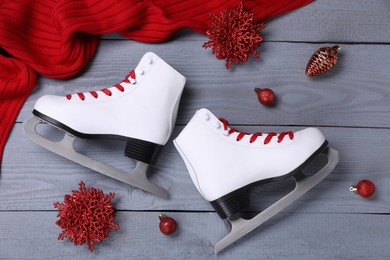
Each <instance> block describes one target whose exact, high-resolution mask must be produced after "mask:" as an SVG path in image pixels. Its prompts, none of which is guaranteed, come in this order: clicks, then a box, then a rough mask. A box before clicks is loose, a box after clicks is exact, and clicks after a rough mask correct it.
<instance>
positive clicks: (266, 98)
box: [255, 88, 276, 106]
mask: <svg viewBox="0 0 390 260" xmlns="http://www.w3.org/2000/svg"><path fill="white" fill-rule="evenodd" d="M255 93H256V94H257V98H258V99H259V102H260V103H261V104H263V105H264V106H273V105H274V104H275V99H276V96H275V93H274V92H273V91H272V90H271V89H269V88H263V89H260V88H255Z"/></svg>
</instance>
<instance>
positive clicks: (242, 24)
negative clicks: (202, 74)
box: [203, 2, 265, 69]
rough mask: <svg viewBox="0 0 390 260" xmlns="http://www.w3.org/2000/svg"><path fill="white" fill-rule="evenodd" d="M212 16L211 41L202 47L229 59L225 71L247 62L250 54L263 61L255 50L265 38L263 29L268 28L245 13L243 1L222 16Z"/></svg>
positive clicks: (209, 34) (209, 35)
mask: <svg viewBox="0 0 390 260" xmlns="http://www.w3.org/2000/svg"><path fill="white" fill-rule="evenodd" d="M210 15H211V20H212V22H211V24H210V26H209V30H208V31H207V32H206V35H207V37H208V38H209V41H208V42H206V43H204V44H203V47H204V48H206V49H207V48H212V49H211V51H212V53H213V54H215V56H216V57H217V59H220V60H226V69H229V68H230V67H231V65H232V63H233V62H234V63H240V62H245V61H247V60H248V59H249V57H250V55H252V56H253V57H254V58H257V59H258V58H260V55H259V53H257V52H256V49H257V48H258V47H259V44H260V42H261V41H262V40H263V38H262V37H261V35H260V32H259V31H260V30H261V29H263V28H264V27H265V24H264V23H261V22H260V21H258V20H257V19H256V18H255V16H254V14H253V13H249V12H246V11H244V10H243V4H242V2H241V3H239V4H238V5H237V6H236V7H235V8H233V9H227V10H223V11H222V12H221V13H220V14H219V15H215V14H210Z"/></svg>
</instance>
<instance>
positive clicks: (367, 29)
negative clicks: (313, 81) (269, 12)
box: [103, 0, 390, 43]
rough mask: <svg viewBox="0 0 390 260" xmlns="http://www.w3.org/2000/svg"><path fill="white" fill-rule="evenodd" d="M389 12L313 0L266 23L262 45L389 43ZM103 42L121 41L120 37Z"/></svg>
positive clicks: (374, 5)
mask: <svg viewBox="0 0 390 260" xmlns="http://www.w3.org/2000/svg"><path fill="white" fill-rule="evenodd" d="M389 12H390V2H389V1H387V0H377V1H371V0H347V1H339V0H316V1H313V3H311V4H309V5H307V6H305V7H303V8H300V9H297V10H294V11H292V12H289V13H286V14H283V15H280V16H278V17H275V18H272V19H270V20H267V21H265V23H266V24H267V27H266V28H265V29H264V30H262V31H261V33H262V35H263V38H264V41H285V42H286V41H295V42H353V43H365V42H367V43H389V42H390V28H389V24H390V16H389ZM196 35H197V33H195V32H192V31H189V30H183V31H180V32H178V33H177V36H176V37H175V38H174V39H175V40H186V41H192V40H193V39H194V38H196ZM103 38H104V39H124V38H123V37H122V36H120V35H119V34H110V35H104V36H103ZM204 38H205V39H206V37H205V36H204Z"/></svg>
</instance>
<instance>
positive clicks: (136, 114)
mask: <svg viewBox="0 0 390 260" xmlns="http://www.w3.org/2000/svg"><path fill="white" fill-rule="evenodd" d="M185 81H186V79H185V77H184V76H182V75H181V74H180V73H178V72H177V71H176V70H175V69H173V68H172V67H171V66H169V65H168V64H167V63H166V62H165V61H163V60H162V59H161V58H159V57H158V56H157V55H156V54H154V53H151V52H149V53H146V54H145V55H144V56H143V57H142V59H141V61H140V62H139V64H138V65H137V67H136V68H135V69H134V70H132V71H131V72H130V73H129V74H128V75H127V76H126V78H125V79H124V80H123V81H122V82H121V83H119V84H116V85H114V86H113V87H111V88H105V89H102V90H100V91H91V92H87V93H77V94H73V95H67V96H64V97H62V96H53V95H46V96H43V97H41V98H39V99H38V101H37V102H36V103H35V106H34V110H33V114H34V115H35V117H32V118H31V119H28V120H27V121H26V122H24V129H25V133H26V135H27V136H29V137H30V138H31V139H32V140H33V141H34V142H36V143H37V144H39V145H41V146H43V147H44V148H46V149H48V150H50V151H52V152H54V153H57V154H59V155H61V156H63V157H65V158H67V159H70V160H72V161H75V162H77V163H79V164H81V165H84V166H86V167H88V168H90V169H93V170H95V171H97V172H100V173H102V174H105V175H107V176H109V177H112V178H114V179H117V180H119V181H122V182H125V183H128V184H130V185H132V186H135V187H138V188H141V189H143V190H145V191H148V192H151V193H154V194H157V195H160V196H162V197H167V196H168V193H167V191H166V190H164V189H163V188H161V187H159V186H157V185H155V184H153V183H151V182H150V181H149V180H148V179H147V177H146V171H147V169H148V166H149V164H150V163H151V162H152V161H153V159H154V157H155V155H156V153H157V151H158V149H159V148H160V147H161V146H163V145H164V144H165V143H166V142H167V141H168V139H169V137H170V136H171V134H172V131H173V128H174V125H175V122H176V116H177V112H178V107H179V102H180V97H181V94H182V91H183V88H184V84H185ZM41 122H44V123H49V124H51V125H53V126H55V127H57V128H59V129H61V130H63V131H65V135H64V138H63V139H62V140H61V141H59V142H53V141H51V140H48V139H47V138H45V137H43V136H41V135H40V134H38V133H37V131H36V126H37V125H38V124H39V123H41ZM76 137H79V138H91V139H94V138H96V139H97V138H120V139H124V140H126V141H127V144H126V148H125V155H126V156H127V157H130V158H133V159H135V160H136V161H137V164H136V167H135V169H134V170H133V171H131V172H130V173H128V172H124V171H121V170H118V169H116V168H114V167H112V166H109V165H107V164H104V163H102V162H99V161H96V160H93V159H91V158H90V157H87V156H85V155H83V154H80V153H78V152H76V151H75V149H74V147H73V144H74V141H75V139H76Z"/></svg>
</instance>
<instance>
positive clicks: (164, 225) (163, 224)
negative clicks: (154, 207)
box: [159, 214, 177, 235]
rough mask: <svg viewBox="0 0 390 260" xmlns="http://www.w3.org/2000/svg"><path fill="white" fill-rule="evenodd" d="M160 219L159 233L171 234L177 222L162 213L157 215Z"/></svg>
mask: <svg viewBox="0 0 390 260" xmlns="http://www.w3.org/2000/svg"><path fill="white" fill-rule="evenodd" d="M159 219H160V231H161V233H163V234H165V235H171V234H173V233H175V231H176V228H177V223H176V220H175V219H173V218H171V217H168V216H166V215H164V214H160V216H159Z"/></svg>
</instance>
